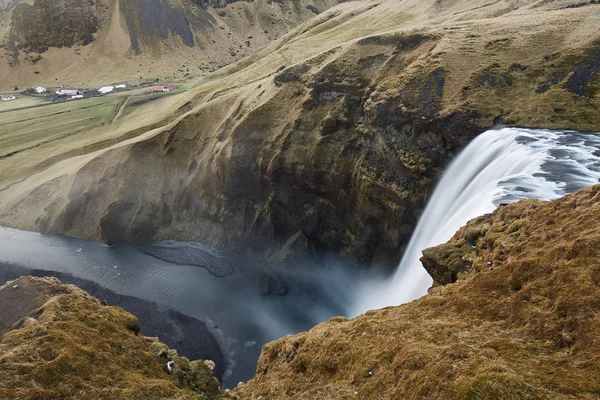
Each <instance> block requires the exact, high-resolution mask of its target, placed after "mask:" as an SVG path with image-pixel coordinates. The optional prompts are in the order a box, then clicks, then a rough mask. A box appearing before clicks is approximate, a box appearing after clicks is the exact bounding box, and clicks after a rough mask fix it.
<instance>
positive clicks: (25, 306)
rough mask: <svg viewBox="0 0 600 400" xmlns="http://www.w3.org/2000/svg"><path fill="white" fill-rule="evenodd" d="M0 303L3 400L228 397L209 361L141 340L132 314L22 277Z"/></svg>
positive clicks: (51, 282) (71, 289)
mask: <svg viewBox="0 0 600 400" xmlns="http://www.w3.org/2000/svg"><path fill="white" fill-rule="evenodd" d="M0 303H1V304H2V309H1V310H0V367H1V368H0V397H1V398H3V399H40V398H51V399H82V398H86V399H115V400H116V399H144V400H146V399H215V400H216V399H221V398H229V396H228V395H227V394H224V393H223V392H221V390H220V389H219V383H218V381H217V380H216V379H215V378H214V377H213V376H212V374H211V370H212V368H213V367H214V364H213V363H212V362H205V361H189V360H188V359H186V358H185V357H179V356H178V355H177V352H175V351H174V350H170V349H168V348H167V346H165V345H164V344H162V343H160V342H159V341H158V339H156V338H147V337H142V336H139V334H138V333H139V329H140V328H139V325H138V322H137V319H136V318H135V317H134V316H133V315H131V314H129V313H127V312H125V311H124V310H122V309H120V308H118V307H110V306H106V305H103V304H101V303H100V302H99V301H98V300H96V299H94V298H93V297H91V296H90V295H88V294H87V293H85V292H83V291H82V290H80V289H78V288H76V287H75V286H72V285H62V284H61V283H60V282H59V281H58V280H56V279H54V278H31V277H25V278H20V279H17V280H16V281H12V282H9V283H7V284H6V285H4V286H2V287H0ZM167 361H173V362H174V363H173V364H172V365H171V368H172V372H171V373H170V374H169V373H168V371H167V367H166V364H167Z"/></svg>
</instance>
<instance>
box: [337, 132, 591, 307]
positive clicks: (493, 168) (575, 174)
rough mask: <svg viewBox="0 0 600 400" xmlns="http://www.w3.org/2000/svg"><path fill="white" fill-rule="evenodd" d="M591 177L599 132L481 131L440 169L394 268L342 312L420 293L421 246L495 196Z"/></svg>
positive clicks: (528, 193) (549, 190) (550, 190)
mask: <svg viewBox="0 0 600 400" xmlns="http://www.w3.org/2000/svg"><path fill="white" fill-rule="evenodd" d="M599 182H600V134H592V133H581V132H573V131H548V130H533V129H517V128H504V129H498V130H490V131H487V132H485V133H483V134H481V135H480V136H478V137H477V138H476V139H475V140H473V141H472V142H471V143H470V144H469V145H468V146H467V147H466V148H465V149H464V150H463V151H462V152H461V153H460V154H459V155H458V156H457V157H456V159H455V160H454V161H453V162H452V163H451V164H450V166H449V167H448V168H447V170H446V171H445V173H444V174H443V176H442V178H441V180H440V182H439V184H438V185H437V187H436V189H435V191H434V193H433V195H432V197H431V199H429V202H428V204H427V207H426V208H425V210H424V212H423V214H422V215H421V218H420V221H419V223H418V225H417V228H416V229H415V232H414V233H413V235H412V237H411V240H410V243H409V245H408V247H407V249H406V252H405V254H404V257H403V258H402V261H401V262H400V265H399V266H398V269H397V271H396V273H395V275H394V276H393V277H392V278H391V279H389V278H388V279H386V280H382V279H376V280H371V281H367V282H365V283H364V284H363V285H361V287H359V288H358V289H357V293H356V299H355V302H354V304H353V306H352V308H351V310H350V312H349V314H351V316H355V315H358V314H361V313H363V312H365V311H367V310H370V309H375V308H381V307H385V306H390V305H398V304H402V303H406V302H409V301H412V300H414V299H416V298H418V297H421V296H423V295H425V294H426V293H427V289H428V288H429V287H430V286H431V284H432V282H433V281H432V279H431V277H430V276H429V275H428V274H427V272H426V271H425V269H424V268H423V266H422V265H421V263H420V261H419V258H420V257H421V252H422V251H423V249H425V248H428V247H431V246H435V245H438V244H441V243H445V242H447V241H448V240H449V239H450V238H451V237H452V236H453V235H454V233H456V231H457V230H458V229H459V228H460V227H461V226H463V225H464V224H465V223H466V222H468V221H469V220H471V219H472V218H475V217H478V216H480V215H483V214H486V213H490V212H492V211H494V209H495V208H496V207H497V206H498V205H499V204H501V203H511V202H515V201H518V200H523V199H540V200H553V199H556V198H558V197H561V196H563V195H565V194H567V193H570V192H572V191H574V190H577V189H581V188H584V187H587V186H591V185H594V184H597V183H599Z"/></svg>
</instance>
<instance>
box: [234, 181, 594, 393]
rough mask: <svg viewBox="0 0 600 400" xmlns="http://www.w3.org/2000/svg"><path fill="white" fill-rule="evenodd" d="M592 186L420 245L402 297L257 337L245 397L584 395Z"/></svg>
mask: <svg viewBox="0 0 600 400" xmlns="http://www.w3.org/2000/svg"><path fill="white" fill-rule="evenodd" d="M594 221H600V185H599V186H594V187H591V188H588V189H584V190H580V191H578V192H575V193H573V194H571V195H567V196H565V197H563V198H561V199H558V200H556V201H552V202H542V201H535V200H527V201H521V202H519V203H515V204H511V205H507V206H501V207H500V208H498V209H497V211H496V212H494V213H493V214H490V215H486V216H483V217H480V218H476V219H474V220H472V221H471V222H469V223H468V224H467V225H466V226H465V227H463V228H462V229H461V230H459V231H458V232H457V233H456V235H455V236H454V237H453V238H452V239H451V240H450V242H448V243H447V244H443V245H441V246H437V247H434V248H431V249H428V250H426V251H424V257H423V263H424V265H425V267H426V268H427V269H428V271H429V272H430V273H431V275H432V276H433V277H434V279H436V285H437V286H435V287H434V288H432V289H431V290H430V293H429V294H428V295H427V296H425V297H423V298H421V299H419V300H416V301H414V302H412V303H409V304H405V305H402V306H399V307H388V308H385V309H381V310H376V311H369V312H367V313H366V314H365V315H362V316H360V317H358V318H355V319H353V320H347V319H345V318H342V317H337V318H333V319H331V320H330V321H328V322H326V323H323V324H320V325H318V326H316V327H315V328H314V329H312V330H311V331H310V332H307V333H301V334H299V335H295V336H288V337H285V338H283V339H281V340H278V341H275V342H272V343H270V344H267V345H266V346H265V347H264V348H263V351H262V354H261V357H260V360H259V364H258V368H257V371H256V376H255V377H254V379H252V380H251V381H250V382H248V383H247V384H245V385H240V386H238V388H237V389H236V391H237V393H238V394H240V395H242V396H243V397H244V398H250V399H261V398H262V399H283V398H285V399H316V398H318V399H354V398H357V399H424V398H426V399H457V400H458V399H461V400H462V399H479V400H483V399H490V400H492V399H494V400H502V399H573V398H578V399H593V398H594V399H595V398H598V395H599V394H600V379H599V376H600V374H599V372H600V371H599V366H600V337H599V336H598V332H600V278H599V277H600V263H599V262H598V260H599V259H600V224H598V223H597V222H594Z"/></svg>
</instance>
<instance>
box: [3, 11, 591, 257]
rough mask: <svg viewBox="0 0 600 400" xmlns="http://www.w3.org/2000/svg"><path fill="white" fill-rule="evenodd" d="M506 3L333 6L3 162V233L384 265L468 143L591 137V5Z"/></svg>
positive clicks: (396, 253) (397, 253) (397, 252)
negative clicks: (157, 93) (185, 244)
mask: <svg viewBox="0 0 600 400" xmlns="http://www.w3.org/2000/svg"><path fill="white" fill-rule="evenodd" d="M511 4H512V3H510V4H509V3H508V2H500V3H494V5H493V6H491V5H485V4H482V5H481V7H479V6H477V7H475V6H473V5H472V4H471V3H468V4H467V3H461V2H458V3H455V2H452V3H446V2H441V3H440V2H433V1H432V2H422V1H408V2H402V3H395V2H389V3H385V2H384V3H381V4H379V5H376V4H371V3H356V2H354V3H344V4H341V5H339V6H337V7H336V8H334V9H332V10H330V11H327V12H325V13H323V14H321V15H319V16H318V17H316V18H315V19H314V20H311V21H310V22H308V23H306V24H304V25H301V26H299V27H298V28H296V29H294V30H292V31H291V32H290V33H289V34H287V35H286V36H284V37H283V38H281V39H280V40H278V41H276V42H274V43H273V44H272V45H270V46H268V47H266V48H265V49H263V50H261V51H259V52H258V53H256V54H254V55H252V56H251V57H249V58H247V59H245V60H243V61H242V62H240V63H237V64H235V65H233V66H231V67H229V68H227V69H225V70H224V71H223V72H222V73H220V74H216V75H213V76H212V77H211V78H210V79H206V80H202V81H198V82H196V83H195V86H194V87H193V88H192V89H190V90H189V91H188V92H186V93H182V94H181V95H179V96H177V97H173V98H172V99H171V100H170V101H169V102H168V103H167V102H163V103H157V105H156V107H154V108H153V109H152V110H151V112H150V111H146V114H143V115H142V114H137V115H136V114H135V110H134V111H131V114H130V115H131V116H130V117H128V118H131V121H134V122H132V123H131V124H130V125H129V127H128V129H129V131H127V132H126V133H121V134H120V136H114V135H112V132H113V131H114V129H113V128H112V127H111V126H110V125H109V126H107V127H106V128H102V129H98V130H96V131H95V132H94V134H93V135H94V137H97V138H98V139H97V140H98V144H95V145H89V141H90V140H91V139H90V138H89V137H83V136H82V138H81V139H80V140H81V142H85V145H81V146H80V147H78V144H77V142H76V140H78V139H76V138H75V139H73V138H69V139H67V140H68V141H69V143H68V147H69V148H70V149H71V150H70V151H64V152H60V151H58V150H56V148H57V147H60V146H61V143H60V142H59V141H57V142H52V143H43V144H42V145H40V146H35V147H33V146H32V147H31V148H26V149H25V150H24V151H22V152H20V153H19V154H18V155H16V156H14V157H13V158H11V157H12V156H11V157H8V158H7V159H6V160H4V164H3V160H0V164H1V165H2V166H4V168H6V169H5V171H6V172H5V173H3V176H7V175H8V176H9V178H5V179H4V180H2V182H1V183H2V188H3V190H2V191H0V198H1V199H2V200H3V201H2V203H1V204H0V221H1V222H2V223H3V224H7V225H12V226H16V227H20V228H25V229H32V230H40V231H43V232H59V233H65V234H68V235H74V236H80V237H85V238H91V239H97V240H104V241H107V242H118V241H146V240H160V239H180V240H184V241H188V240H194V241H200V242H204V243H207V244H211V245H213V246H215V247H217V248H218V249H224V250H227V251H239V252H248V253H250V254H252V255H253V256H256V257H259V258H272V260H281V259H282V257H283V258H285V254H292V253H298V252H308V253H310V254H313V255H316V254H324V253H328V252H331V253H334V254H338V255H341V257H345V258H346V259H348V260H351V261H352V262H357V263H359V264H360V265H380V266H382V267H383V268H387V269H390V268H393V267H394V266H395V265H396V263H397V261H398V260H399V258H400V257H401V255H402V251H403V246H405V245H406V244H407V242H408V240H409V237H410V235H411V232H412V229H413V227H414V226H415V224H416V221H417V218H418V216H419V213H420V209H422V207H423V206H424V205H425V203H426V200H427V198H428V194H429V193H430V191H431V189H432V186H433V184H434V182H435V180H436V179H437V177H439V175H440V173H441V171H442V169H443V168H444V166H445V165H446V163H447V162H448V160H449V159H450V158H451V157H452V156H453V155H454V154H455V153H456V152H457V151H458V150H459V149H460V148H461V147H462V146H464V145H465V143H467V141H468V140H469V139H471V138H472V137H474V136H475V135H476V134H477V133H479V132H481V131H483V130H485V129H488V128H490V127H492V126H494V125H495V124H503V123H504V124H515V125H519V126H532V127H545V128H563V127H569V128H572V129H578V130H594V129H596V128H597V127H598V126H600V116H599V114H598V113H597V109H598V107H599V106H600V103H599V102H600V100H599V99H600V98H599V97H598V95H597V91H598V88H599V85H600V80H598V77H599V76H600V75H599V74H598V70H597V68H596V65H597V63H595V61H594V60H596V58H597V57H596V56H597V52H598V48H599V46H600V45H599V43H600V36H599V32H598V30H597V29H596V26H597V25H596V23H597V21H596V19H597V17H596V16H595V14H594V13H595V12H596V11H597V12H600V6H598V5H594V4H591V5H586V6H582V7H567V6H569V5H573V4H571V3H570V2H565V3H564V4H563V3H560V4H555V3H547V4H540V3H534V2H525V3H524V4H522V5H521V7H517V8H515V7H513V6H512V5H511ZM524 26H527V27H528V28H527V29H524V28H523V27H524ZM155 116H156V117H155ZM158 116H160V117H158ZM140 121H141V122H140ZM136 124H137V125H136ZM121 132H122V131H121ZM106 137H108V139H104V138H106ZM132 137H133V138H132ZM115 142H117V143H116V144H115ZM99 148H100V150H98V149H99ZM45 149H50V151H51V152H53V153H52V157H50V156H47V155H46V154H47V153H46V152H45ZM32 153H33V155H32V156H30V154H32ZM45 157H46V158H45ZM15 159H19V160H21V161H20V163H21V164H20V166H21V168H20V171H22V172H17V173H16V174H15V173H13V171H14V168H13V167H12V166H13V165H14V164H13V163H12V162H13V160H15ZM40 160H41V161H40ZM19 174H20V175H19ZM273 245H275V249H276V250H279V249H281V250H282V251H283V253H279V254H278V255H277V256H275V254H273V251H272V250H271V249H272V248H273Z"/></svg>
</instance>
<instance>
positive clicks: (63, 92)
mask: <svg viewBox="0 0 600 400" xmlns="http://www.w3.org/2000/svg"><path fill="white" fill-rule="evenodd" d="M80 92H81V90H80V89H75V88H63V89H58V90H57V91H56V92H55V93H56V94H57V95H59V96H76V95H78V94H81V93H80Z"/></svg>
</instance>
